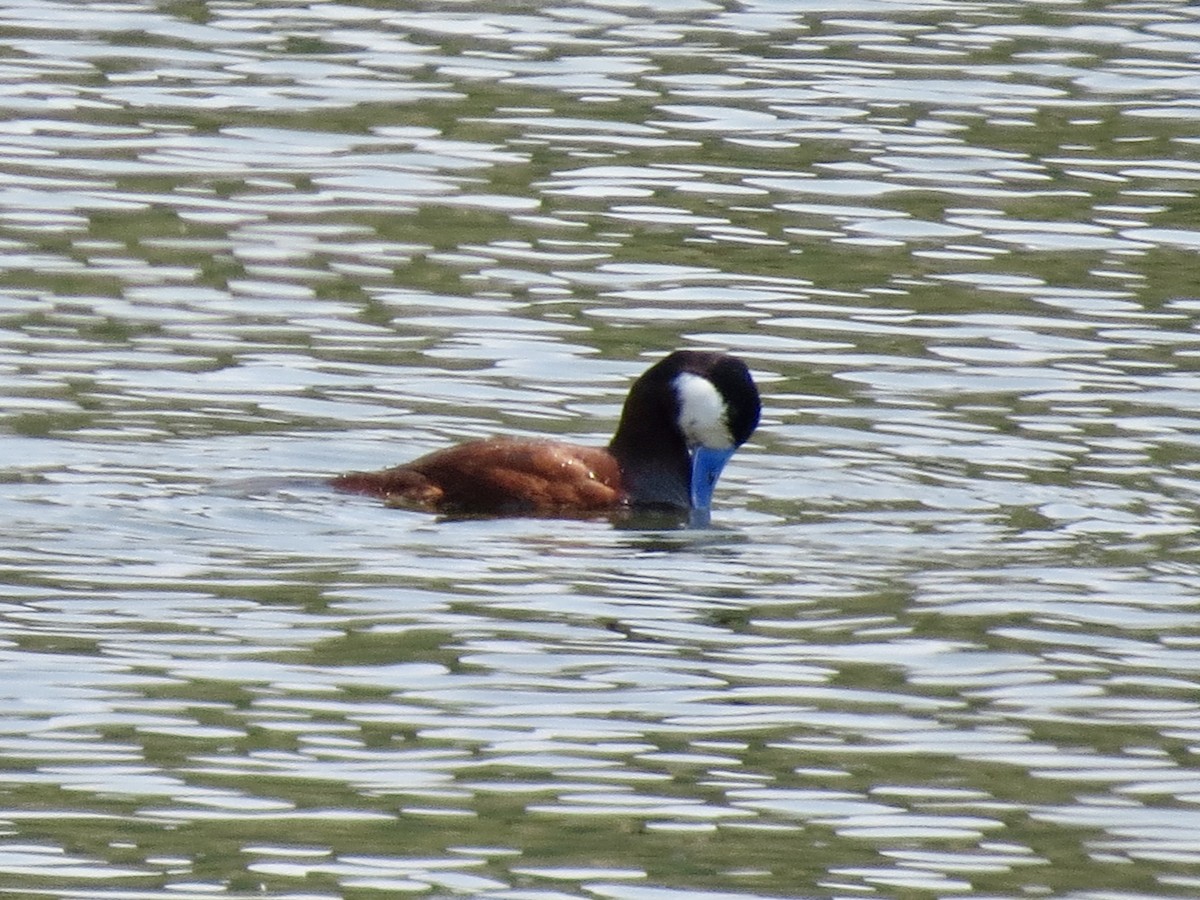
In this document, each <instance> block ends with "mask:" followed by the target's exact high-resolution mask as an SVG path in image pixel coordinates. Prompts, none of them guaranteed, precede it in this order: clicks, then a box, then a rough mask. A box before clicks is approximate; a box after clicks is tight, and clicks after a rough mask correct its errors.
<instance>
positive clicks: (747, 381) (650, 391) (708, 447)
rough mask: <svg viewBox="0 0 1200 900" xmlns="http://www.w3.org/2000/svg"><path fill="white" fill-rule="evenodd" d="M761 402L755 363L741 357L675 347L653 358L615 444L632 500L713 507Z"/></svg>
mask: <svg viewBox="0 0 1200 900" xmlns="http://www.w3.org/2000/svg"><path fill="white" fill-rule="evenodd" d="M761 408H762V406H761V401H760V400H759V397H758V389H757V388H756V387H755V386H754V379H753V378H751V377H750V370H749V369H747V368H746V364H745V363H743V362H742V361H741V360H740V359H738V358H736V357H733V356H727V355H726V354H724V353H717V352H712V351H704V350H676V351H675V352H674V353H672V354H671V355H670V356H667V357H666V358H665V359H662V360H661V361H659V362H658V363H655V364H654V365H653V366H651V367H650V368H649V369H648V370H647V371H646V372H645V373H644V374H643V375H642V376H641V377H640V378H639V379H638V380H637V381H635V382H634V384H633V387H632V388H631V389H630V391H629V397H628V398H627V399H626V401H625V408H624V409H623V410H622V412H621V421H620V424H619V425H618V426H617V433H616V435H615V436H614V437H613V440H612V443H611V444H610V445H609V449H610V450H611V451H612V452H613V454H614V455H615V456H616V457H617V460H618V462H619V463H620V464H621V468H622V471H623V473H624V476H625V479H626V490H627V491H628V492H629V494H630V500H631V502H633V503H634V504H638V505H659V506H661V505H666V506H678V507H682V508H685V509H686V508H689V507H691V508H700V509H704V508H707V507H708V504H709V502H710V500H711V497H712V489H713V487H714V486H715V485H716V482H717V478H718V476H719V475H720V473H721V468H722V467H723V466H724V464H725V462H726V461H727V460H728V459H729V457H730V456H731V455H732V454H733V451H734V450H736V449H737V448H738V447H739V446H741V445H742V444H744V443H745V442H746V440H747V439H749V437H750V435H751V434H753V433H754V429H755V428H756V427H757V426H758V419H759V414H760V412H761Z"/></svg>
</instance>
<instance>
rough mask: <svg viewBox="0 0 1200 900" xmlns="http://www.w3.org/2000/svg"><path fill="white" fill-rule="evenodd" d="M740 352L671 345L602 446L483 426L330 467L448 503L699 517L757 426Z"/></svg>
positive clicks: (514, 511)
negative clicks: (395, 457)
mask: <svg viewBox="0 0 1200 900" xmlns="http://www.w3.org/2000/svg"><path fill="white" fill-rule="evenodd" d="M760 411H761V403H760V401H759V397H758V389H757V388H756V387H755V386H754V379H752V378H751V377H750V371H749V369H747V368H746V364H745V363H743V362H742V361H741V360H740V359H737V358H736V357H733V356H727V355H726V354H723V353H715V352H708V351H701V350H676V351H675V352H674V353H672V354H671V355H670V356H667V357H666V358H665V359H663V360H660V361H659V362H657V363H655V364H654V365H653V366H651V367H650V368H649V369H648V370H647V371H646V372H645V373H644V374H643V375H642V376H641V377H640V378H638V379H637V381H635V382H634V383H633V387H632V388H630V390H629V396H628V397H627V398H626V399H625V406H624V409H622V411H621V420H620V422H619V423H618V425H617V432H616V434H615V435H614V436H613V439H612V441H611V442H610V443H609V445H608V446H607V447H605V448H600V447H580V446H578V445H575V444H568V443H564V442H561V441H550V440H531V439H523V438H488V439H486V440H478V441H470V442H468V443H465V444H460V445H458V446H456V447H450V448H447V449H445V450H437V451H435V452H433V453H430V454H428V455H426V456H422V457H420V458H419V459H416V460H413V461H412V462H410V463H405V464H404V465H401V466H396V467H394V468H391V469H383V470H380V471H377V472H349V473H347V474H345V475H339V476H338V477H336V478H334V479H333V481H332V483H333V486H334V487H336V488H338V489H339V490H343V491H352V492H355V493H360V494H370V495H372V496H376V497H381V498H383V499H384V500H386V501H387V502H388V503H389V504H393V505H396V506H403V507H410V508H416V509H425V510H430V511H436V512H446V513H459V514H462V513H484V514H491V515H522V514H525V515H559V516H573V515H581V514H592V513H600V512H606V511H616V510H619V509H622V508H659V509H677V510H691V511H692V512H693V521H696V519H697V516H696V514H697V513H699V514H700V518H701V521H704V520H706V519H707V515H708V509H709V506H710V504H711V503H712V495H713V488H714V487H715V486H716V483H717V479H718V477H720V475H721V470H722V469H723V468H724V467H725V463H726V462H728V461H729V458H730V457H731V456H732V455H733V452H734V451H735V450H736V449H737V448H738V447H740V446H741V445H742V444H744V443H745V442H746V440H747V439H748V438H749V437H750V435H751V434H752V433H753V432H754V429H755V428H756V427H757V426H758V417H759V413H760Z"/></svg>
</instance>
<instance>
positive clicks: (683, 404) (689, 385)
mask: <svg viewBox="0 0 1200 900" xmlns="http://www.w3.org/2000/svg"><path fill="white" fill-rule="evenodd" d="M675 395H676V396H677V397H678V398H679V430H680V431H682V432H683V437H684V440H686V441H687V444H688V446H689V447H711V448H713V449H717V450H724V449H727V448H729V447H732V446H734V440H733V435H731V434H730V433H729V425H728V423H727V419H728V410H727V408H726V405H725V398H724V397H722V396H721V392H720V391H718V390H717V389H716V387H715V386H714V385H713V383H712V382H711V381H709V380H708V379H707V378H705V377H703V376H701V375H694V374H692V373H691V372H681V373H680V374H679V375H676V376H675Z"/></svg>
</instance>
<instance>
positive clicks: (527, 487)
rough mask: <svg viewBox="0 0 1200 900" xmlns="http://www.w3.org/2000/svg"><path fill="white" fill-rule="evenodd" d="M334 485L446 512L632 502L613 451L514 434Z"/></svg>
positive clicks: (513, 510)
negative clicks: (510, 436) (626, 496)
mask: <svg viewBox="0 0 1200 900" xmlns="http://www.w3.org/2000/svg"><path fill="white" fill-rule="evenodd" d="M333 483H334V486H335V487H337V488H339V489H341V490H345V491H353V492H355V493H361V494H370V495H373V496H377V497H382V498H383V499H385V500H387V501H388V502H389V503H395V504H398V505H403V506H412V507H417V508H420V509H429V510H438V511H443V512H479V513H518V512H535V513H536V512H545V513H554V512H559V513H560V512H564V511H580V512H587V511H595V510H604V509H614V508H616V507H619V506H621V505H622V504H623V503H624V502H625V493H624V489H623V488H622V484H621V470H620V467H619V466H618V465H617V462H616V460H615V459H614V458H613V456H612V455H611V454H610V453H609V452H608V451H607V450H603V449H600V448H595V447H580V446H576V445H575V444H567V443H563V442H560V441H541V440H521V439H515V438H492V439H488V440H482V441H471V442H469V443H466V444H460V445H458V446H456V447H448V448H446V449H445V450H438V451H435V452H433V453H430V454H428V455H426V456H422V457H421V458H419V459H415V460H413V461H412V462H410V463H406V464H405V465H402V466H396V467H395V468H391V469H383V470H381V471H378V472H350V473H348V474H346V475H341V476H339V477H338V478H336V479H335V480H334V482H333Z"/></svg>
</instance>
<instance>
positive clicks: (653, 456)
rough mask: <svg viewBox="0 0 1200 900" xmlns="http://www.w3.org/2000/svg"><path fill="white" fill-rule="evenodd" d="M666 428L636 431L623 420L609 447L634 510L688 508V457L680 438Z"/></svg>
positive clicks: (657, 424)
mask: <svg viewBox="0 0 1200 900" xmlns="http://www.w3.org/2000/svg"><path fill="white" fill-rule="evenodd" d="M666 424H667V423H666V422H663V421H659V422H654V423H652V427H648V426H643V427H637V426H631V425H630V423H627V422H625V421H624V420H622V422H621V427H619V428H618V429H617V433H616V435H615V436H614V437H613V439H612V443H610V444H609V445H608V450H609V452H610V453H611V454H612V455H613V456H614V457H615V458H616V460H617V464H618V465H619V466H620V467H621V480H622V482H623V484H624V487H625V492H626V494H627V495H628V497H629V502H630V504H632V505H633V506H669V507H675V508H678V509H688V508H690V507H691V503H692V501H691V497H692V463H691V456H690V455H689V454H688V450H687V445H686V444H685V443H684V441H683V437H682V436H681V435H680V434H679V433H678V432H677V431H676V430H675V429H668V428H664V425H666Z"/></svg>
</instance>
